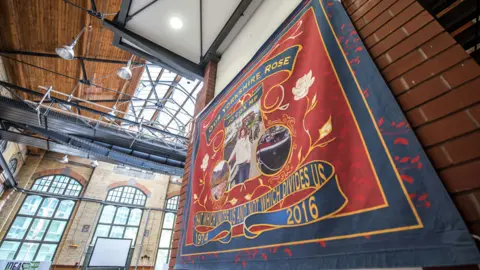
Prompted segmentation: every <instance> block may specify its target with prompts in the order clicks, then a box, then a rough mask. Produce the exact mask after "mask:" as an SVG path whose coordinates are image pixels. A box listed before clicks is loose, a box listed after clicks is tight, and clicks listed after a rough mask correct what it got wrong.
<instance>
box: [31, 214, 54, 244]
mask: <svg viewBox="0 0 480 270" xmlns="http://www.w3.org/2000/svg"><path fill="white" fill-rule="evenodd" d="M48 223H50V220H48V219H42V218H36V219H35V220H34V221H33V224H32V227H30V231H28V234H27V238H26V239H27V240H37V241H38V240H42V237H43V235H44V234H45V230H47V226H48Z"/></svg>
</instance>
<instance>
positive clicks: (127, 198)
mask: <svg viewBox="0 0 480 270" xmlns="http://www.w3.org/2000/svg"><path fill="white" fill-rule="evenodd" d="M134 195H135V189H133V188H131V187H125V188H124V189H123V194H122V198H121V199H120V202H122V203H128V204H131V203H132V202H133V196H134Z"/></svg>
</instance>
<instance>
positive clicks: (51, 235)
mask: <svg viewBox="0 0 480 270" xmlns="http://www.w3.org/2000/svg"><path fill="white" fill-rule="evenodd" d="M66 225H67V222H66V221H59V220H53V221H52V224H50V227H49V228H48V232H47V235H46V236H45V241H55V242H58V241H60V238H62V234H63V230H64V229H65V226H66Z"/></svg>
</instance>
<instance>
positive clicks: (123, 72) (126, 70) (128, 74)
mask: <svg viewBox="0 0 480 270" xmlns="http://www.w3.org/2000/svg"><path fill="white" fill-rule="evenodd" d="M132 60H133V55H132V57H130V59H129V60H128V62H127V65H126V66H124V67H121V68H119V69H118V70H117V76H118V77H120V78H121V79H124V80H127V81H128V80H130V79H131V78H132V69H131V68H130V66H131V65H132Z"/></svg>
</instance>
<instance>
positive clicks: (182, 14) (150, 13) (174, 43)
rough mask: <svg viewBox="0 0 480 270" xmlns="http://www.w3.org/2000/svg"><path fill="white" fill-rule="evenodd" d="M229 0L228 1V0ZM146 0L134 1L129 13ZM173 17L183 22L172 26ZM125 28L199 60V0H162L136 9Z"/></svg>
mask: <svg viewBox="0 0 480 270" xmlns="http://www.w3.org/2000/svg"><path fill="white" fill-rule="evenodd" d="M228 1H230V0H228ZM148 3H149V1H145V0H134V1H132V5H131V6H130V11H129V15H132V14H134V13H135V12H136V11H138V10H139V9H141V8H142V7H144V6H145V5H147V4H148ZM173 17H177V18H179V19H180V20H181V21H182V22H183V27H182V28H181V29H173V28H172V27H171V26H170V20H171V19H172V18H173ZM125 27H126V28H127V29H128V30H131V31H133V32H135V33H137V34H138V35H140V36H143V37H145V38H147V39H149V40H150V41H152V42H154V43H157V44H158V45H160V46H162V47H164V48H166V49H168V50H170V51H172V52H175V53H177V54H178V55H181V56H183V57H184V58H186V59H189V60H190V61H192V62H195V63H198V62H199V61H200V57H201V53H200V1H198V0H161V1H157V2H155V3H154V4H152V5H151V6H149V7H148V8H146V9H144V10H143V11H141V12H139V13H138V14H136V15H135V16H133V18H132V19H131V20H129V21H128V22H127V23H126V25H125Z"/></svg>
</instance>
